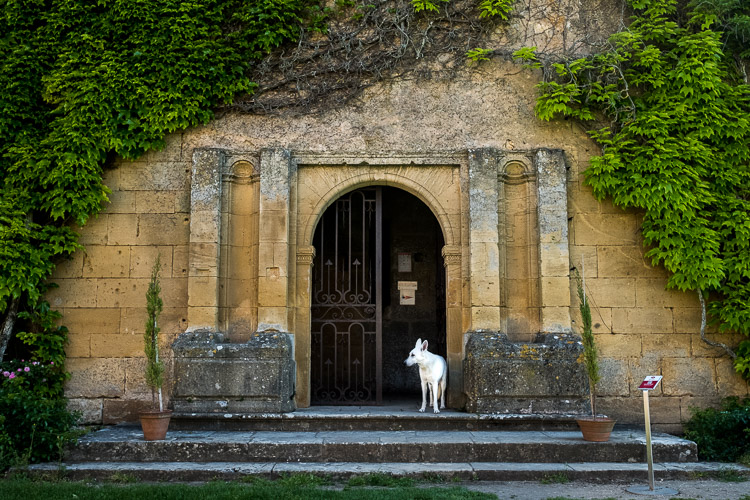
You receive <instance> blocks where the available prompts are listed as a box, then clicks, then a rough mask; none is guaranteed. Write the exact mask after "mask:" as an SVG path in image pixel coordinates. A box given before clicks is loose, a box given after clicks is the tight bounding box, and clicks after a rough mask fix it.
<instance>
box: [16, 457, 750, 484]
mask: <svg viewBox="0 0 750 500" xmlns="http://www.w3.org/2000/svg"><path fill="white" fill-rule="evenodd" d="M63 466H64V467H62V468H61V467H59V466H58V464H38V465H32V466H30V467H29V469H26V470H24V471H23V473H25V474H28V473H31V474H33V475H36V476H37V477H50V478H54V477H59V476H60V475H64V477H65V478H67V479H70V480H84V479H86V480H88V479H99V480H105V481H106V480H119V481H123V480H127V479H128V478H133V479H138V480H141V481H184V482H194V481H212V480H223V481H233V480H242V479H243V478H245V477H247V476H257V477H263V478H267V479H276V478H279V477H282V476H285V475H290V474H299V473H305V474H315V475H319V476H323V477H329V478H331V479H334V480H346V479H348V478H350V477H352V476H362V475H367V474H386V475H389V476H395V477H412V478H415V479H420V480H424V481H426V482H435V483H440V482H448V481H450V482H453V481H455V480H464V481H545V480H546V481H560V480H570V481H576V480H580V481H595V482H597V483H606V482H620V481H630V482H634V483H635V482H638V483H644V484H646V483H647V481H648V467H647V465H646V464H645V463H611V462H585V463H515V462H463V463H445V462H439V463H430V464H425V463H414V464H410V463H403V462H389V463H370V462H345V463H341V462H325V463H324V462H295V463H286V462H256V463H247V462H245V463H241V462H82V463H65V464H63ZM727 470H735V471H737V472H738V473H739V474H745V475H746V474H748V469H747V468H745V467H742V466H740V465H737V464H726V463H706V462H676V463H671V462H668V463H656V464H654V476H655V478H656V480H657V481H661V480H668V479H671V480H690V479H695V478H698V477H706V478H708V477H716V476H718V475H719V474H722V473H725V472H726V471H727Z"/></svg>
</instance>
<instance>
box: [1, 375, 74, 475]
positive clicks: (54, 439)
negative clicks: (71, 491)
mask: <svg viewBox="0 0 750 500" xmlns="http://www.w3.org/2000/svg"><path fill="white" fill-rule="evenodd" d="M64 379H65V373H64V371H63V370H62V369H60V368H59V365H56V364H55V362H54V361H52V362H49V363H41V362H38V361H27V362H24V361H10V362H7V363H3V364H0V416H2V417H1V418H0V470H2V469H4V468H6V467H8V466H11V465H20V464H25V463H34V462H44V461H49V460H55V459H57V458H58V457H59V455H60V451H61V449H62V447H63V446H64V445H65V444H66V443H67V442H68V441H70V440H71V439H72V438H73V433H72V432H71V429H72V427H73V425H75V423H76V420H77V417H76V415H75V414H72V413H70V412H69V411H68V410H67V407H66V406H67V402H66V400H65V399H64V398H62V384H63V381H64Z"/></svg>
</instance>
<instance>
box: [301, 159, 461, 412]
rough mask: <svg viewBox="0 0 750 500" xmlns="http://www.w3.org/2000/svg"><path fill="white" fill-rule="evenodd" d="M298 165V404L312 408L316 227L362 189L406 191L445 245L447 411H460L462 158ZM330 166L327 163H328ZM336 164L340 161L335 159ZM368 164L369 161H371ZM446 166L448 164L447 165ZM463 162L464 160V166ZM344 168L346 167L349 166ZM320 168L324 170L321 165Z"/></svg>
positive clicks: (304, 163)
mask: <svg viewBox="0 0 750 500" xmlns="http://www.w3.org/2000/svg"><path fill="white" fill-rule="evenodd" d="M295 160H296V163H297V165H296V166H297V169H296V179H295V181H296V182H295V183H294V185H295V189H294V195H293V205H294V207H293V213H294V221H293V222H292V223H293V224H295V225H296V233H297V238H296V243H297V245H296V255H297V267H296V273H295V277H294V283H295V285H294V288H295V294H294V295H295V310H294V321H293V324H294V329H293V330H294V332H295V361H296V365H297V382H296V384H297V390H296V396H295V400H296V404H297V406H298V407H307V406H309V405H310V401H311V399H310V373H311V367H310V352H311V330H310V322H311V318H310V306H311V283H312V280H311V270H312V263H313V259H314V255H315V247H314V246H313V245H312V242H313V235H314V232H315V228H316V225H317V223H318V221H319V220H320V218H321V217H322V215H323V213H324V212H325V210H326V208H328V206H330V205H331V204H332V203H333V202H334V201H335V200H336V199H338V198H339V197H340V196H341V195H343V194H345V193H347V192H350V191H353V190H355V189H358V188H361V187H365V186H376V185H380V186H390V187H397V188H399V189H401V190H403V191H406V192H408V193H410V194H412V195H414V196H415V197H417V198H418V199H419V200H421V201H422V202H423V203H424V204H425V205H426V206H427V207H428V208H429V210H430V211H431V212H432V214H433V215H434V217H435V219H437V221H438V224H439V227H440V229H441V231H442V233H443V238H444V241H445V243H446V244H445V245H444V246H443V248H442V249H441V252H440V253H441V256H442V259H443V265H444V269H445V323H446V326H445V330H446V346H445V348H446V357H447V359H448V364H449V388H448V404H449V406H461V404H462V401H461V398H462V387H463V372H462V369H461V365H462V359H463V341H462V333H463V324H462V306H463V304H462V285H461V284H462V278H461V274H462V270H461V244H460V242H461V241H462V238H461V232H460V228H461V223H460V220H461V210H462V206H461V188H460V182H459V170H460V168H461V166H462V163H463V162H462V161H461V158H460V157H458V156H451V157H450V158H441V160H443V161H440V162H435V161H434V159H433V160H432V161H430V159H425V161H427V162H428V163H427V164H426V165H410V164H409V163H413V162H414V158H409V161H404V162H398V160H397V159H395V160H396V162H397V163H391V162H392V161H394V159H393V158H389V159H387V160H386V161H384V162H383V163H379V164H376V165H364V166H363V165H361V164H359V165H356V166H349V165H351V164H344V165H342V164H341V163H339V162H336V163H333V162H331V163H328V162H326V159H320V158H317V157H315V162H314V163H313V164H310V163H309V162H310V158H309V157H307V158H306V157H298V158H295V159H293V161H295ZM328 160H330V159H328ZM339 160H340V159H339ZM370 160H371V161H372V159H370ZM388 160H390V161H388ZM445 160H449V161H445ZM464 161H465V160H464ZM347 163H348V162H347ZM321 164H322V165H321Z"/></svg>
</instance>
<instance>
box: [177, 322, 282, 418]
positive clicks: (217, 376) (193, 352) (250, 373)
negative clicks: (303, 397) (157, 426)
mask: <svg viewBox="0 0 750 500" xmlns="http://www.w3.org/2000/svg"><path fill="white" fill-rule="evenodd" d="M172 348H173V350H174V375H175V386H174V392H173V395H172V402H173V404H174V411H175V412H178V413H221V414H230V413H257V412H286V411H293V410H294V409H295V405H294V377H295V365H294V353H293V348H292V339H291V335H289V334H287V333H278V332H265V333H256V334H254V335H253V336H252V338H251V339H250V340H249V341H248V342H247V343H244V344H232V343H227V342H224V336H223V335H222V334H221V333H215V332H211V331H208V330H198V331H194V332H186V333H183V334H182V335H180V337H179V338H178V339H177V340H176V341H175V343H174V344H173V345H172Z"/></svg>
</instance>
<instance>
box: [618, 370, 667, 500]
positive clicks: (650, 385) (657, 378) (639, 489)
mask: <svg viewBox="0 0 750 500" xmlns="http://www.w3.org/2000/svg"><path fill="white" fill-rule="evenodd" d="M661 379H662V376H661V375H649V376H648V377H646V378H645V379H643V382H641V385H639V386H638V389H640V390H641V391H643V413H644V416H645V419H646V459H647V460H648V489H646V488H645V487H644V486H631V487H630V488H628V489H627V491H629V492H630V493H636V494H639V495H677V494H678V493H679V492H678V491H677V490H673V489H672V488H665V487H659V488H654V455H653V452H652V450H651V411H650V409H649V406H648V393H649V391H653V390H654V389H656V386H658V385H659V382H661Z"/></svg>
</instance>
